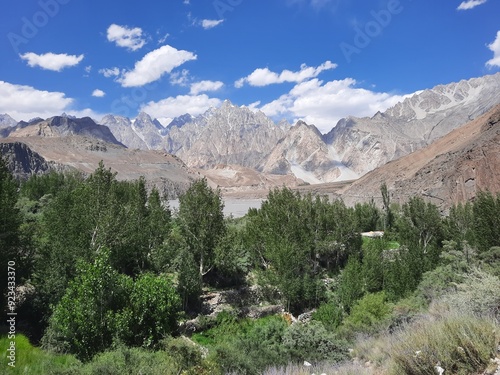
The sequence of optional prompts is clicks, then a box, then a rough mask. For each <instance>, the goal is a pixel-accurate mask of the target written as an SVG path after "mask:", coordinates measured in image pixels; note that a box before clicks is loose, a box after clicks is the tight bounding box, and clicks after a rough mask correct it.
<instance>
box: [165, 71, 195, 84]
mask: <svg viewBox="0 0 500 375" xmlns="http://www.w3.org/2000/svg"><path fill="white" fill-rule="evenodd" d="M189 79H190V77H189V70H187V69H182V71H180V72H172V73H170V84H171V85H176V86H187V85H188V82H189Z"/></svg>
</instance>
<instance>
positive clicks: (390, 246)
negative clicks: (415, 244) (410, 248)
mask: <svg viewBox="0 0 500 375" xmlns="http://www.w3.org/2000/svg"><path fill="white" fill-rule="evenodd" d="M362 240H363V247H366V246H367V245H368V244H369V243H370V242H374V241H380V239H379V238H370V237H362ZM384 242H385V249H384V250H396V249H399V248H400V247H401V245H400V244H399V242H397V241H387V240H385V239H384Z"/></svg>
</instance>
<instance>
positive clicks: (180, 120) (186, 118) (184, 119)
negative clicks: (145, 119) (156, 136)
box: [167, 113, 195, 129]
mask: <svg viewBox="0 0 500 375" xmlns="http://www.w3.org/2000/svg"><path fill="white" fill-rule="evenodd" d="M194 119H195V117H194V116H193V115H191V114H189V113H186V114H184V115H181V116H178V117H175V118H174V119H173V120H172V121H170V123H169V124H168V126H167V128H168V129H170V128H173V127H176V128H181V127H183V126H184V125H186V124H188V123H190V122H192V121H193V120H194Z"/></svg>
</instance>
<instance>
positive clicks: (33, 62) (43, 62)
mask: <svg viewBox="0 0 500 375" xmlns="http://www.w3.org/2000/svg"><path fill="white" fill-rule="evenodd" d="M19 56H20V57H21V58H22V59H23V60H26V61H27V62H28V65H29V66H31V67H35V66H39V67H40V68H42V69H46V70H52V71H55V72H60V71H61V70H63V69H64V68H68V67H71V66H75V65H78V64H79V63H80V61H82V60H83V57H84V55H80V56H76V55H67V54H65V53H61V54H55V53H52V52H49V53H45V54H42V55H37V54H36V53H33V52H28V53H25V54H24V55H19Z"/></svg>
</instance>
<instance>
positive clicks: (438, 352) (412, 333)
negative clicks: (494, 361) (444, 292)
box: [389, 313, 500, 375]
mask: <svg viewBox="0 0 500 375" xmlns="http://www.w3.org/2000/svg"><path fill="white" fill-rule="evenodd" d="M499 328H500V327H499V326H498V325H497V324H496V323H494V322H493V321H492V320H490V319H487V318H480V317H475V316H472V315H456V314H453V313H451V314H449V315H447V316H444V317H441V318H438V319H437V320H431V319H422V320H420V321H418V322H415V323H414V324H412V325H411V326H410V327H408V328H407V329H405V330H403V331H402V332H400V333H399V334H396V335H395V337H394V339H393V340H391V345H390V347H389V356H390V362H391V365H390V369H391V371H390V373H391V374H394V375H396V374H397V375H402V374H409V375H411V374H421V375H427V374H428V375H435V374H436V371H435V369H434V367H435V366H436V365H438V364H439V365H440V366H441V367H442V368H443V369H444V370H445V373H446V374H456V375H466V374H474V373H479V372H481V371H484V369H485V368H486V367H487V366H488V364H489V362H490V359H491V358H494V357H495V355H496V350H497V346H498V344H499V343H500V330H499Z"/></svg>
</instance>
